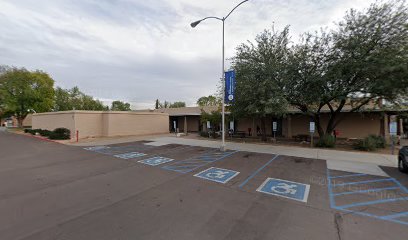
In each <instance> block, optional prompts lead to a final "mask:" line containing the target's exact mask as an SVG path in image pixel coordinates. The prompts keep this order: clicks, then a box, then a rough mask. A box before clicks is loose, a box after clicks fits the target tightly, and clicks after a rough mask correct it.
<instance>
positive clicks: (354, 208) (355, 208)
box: [327, 169, 408, 225]
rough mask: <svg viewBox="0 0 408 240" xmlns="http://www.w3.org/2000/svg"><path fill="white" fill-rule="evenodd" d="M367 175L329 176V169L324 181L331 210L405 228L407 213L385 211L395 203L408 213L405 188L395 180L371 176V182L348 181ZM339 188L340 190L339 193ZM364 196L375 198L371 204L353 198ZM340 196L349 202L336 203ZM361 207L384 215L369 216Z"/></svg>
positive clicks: (372, 214) (406, 190) (373, 214)
mask: <svg viewBox="0 0 408 240" xmlns="http://www.w3.org/2000/svg"><path fill="white" fill-rule="evenodd" d="M367 176H369V175H367V174H360V173H354V174H353V173H352V174H345V175H337V176H335V175H332V173H331V171H330V170H329V169H328V170H327V182H328V191H329V198H330V206H331V208H333V209H336V210H339V211H343V212H347V213H352V214H356V215H361V216H367V217H372V218H376V219H380V220H385V221H390V222H394V223H399V224H404V225H408V211H401V212H394V211H392V210H391V209H389V208H387V205H390V206H391V205H392V204H394V203H398V204H401V205H402V208H405V209H406V210H408V197H407V195H406V194H408V189H407V188H406V187H405V186H403V185H402V184H401V183H400V182H398V181H397V180H396V179H394V178H381V177H377V178H376V177H374V178H373V179H370V180H363V181H358V180H357V181H356V180H348V179H355V178H358V177H367ZM339 179H341V180H342V182H341V183H336V181H337V180H339ZM379 184H382V185H379ZM339 188H342V189H343V190H342V191H339V190H338V189H339ZM344 189H345V190H344ZM387 191H396V192H398V193H399V194H386V193H387ZM364 194H365V195H366V196H378V198H377V199H375V200H370V201H361V200H360V199H359V198H358V197H356V196H357V195H360V196H361V195H362V196H364ZM341 197H343V198H344V197H350V198H351V199H352V201H351V202H348V203H347V204H341V203H338V202H339V198H341ZM353 197H354V198H353ZM379 206H381V207H379ZM360 207H364V208H366V207H374V208H378V209H381V210H382V211H383V212H384V213H382V214H381V215H380V214H376V213H370V212H368V211H367V210H360Z"/></svg>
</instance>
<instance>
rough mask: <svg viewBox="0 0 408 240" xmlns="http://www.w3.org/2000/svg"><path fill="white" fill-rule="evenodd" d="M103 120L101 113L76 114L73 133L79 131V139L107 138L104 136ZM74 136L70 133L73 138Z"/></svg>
mask: <svg viewBox="0 0 408 240" xmlns="http://www.w3.org/2000/svg"><path fill="white" fill-rule="evenodd" d="M103 120H104V118H103V113H93V112H76V113H75V131H79V133H78V134H79V138H86V137H100V136H109V135H104V132H103V130H104V128H103V127H104V124H103ZM105 126H106V125H105ZM75 134H76V132H72V131H71V135H72V136H73V137H74V135H75Z"/></svg>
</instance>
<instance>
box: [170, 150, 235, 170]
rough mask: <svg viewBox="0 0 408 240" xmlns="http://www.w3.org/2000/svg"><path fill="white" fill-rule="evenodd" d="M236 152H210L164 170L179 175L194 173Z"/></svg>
mask: <svg viewBox="0 0 408 240" xmlns="http://www.w3.org/2000/svg"><path fill="white" fill-rule="evenodd" d="M236 152H237V151H225V152H221V151H219V150H210V151H208V152H206V153H204V154H201V155H199V156H195V157H192V158H189V159H186V160H183V161H179V162H175V163H173V164H169V165H166V166H163V167H162V168H163V169H166V170H170V171H175V172H179V173H188V172H192V171H194V170H196V169H197V168H199V167H203V166H205V165H208V164H210V163H213V162H216V161H220V160H222V159H224V158H226V157H228V156H230V155H232V154H234V153H236Z"/></svg>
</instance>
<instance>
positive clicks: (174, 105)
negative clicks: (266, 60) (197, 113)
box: [169, 102, 186, 108]
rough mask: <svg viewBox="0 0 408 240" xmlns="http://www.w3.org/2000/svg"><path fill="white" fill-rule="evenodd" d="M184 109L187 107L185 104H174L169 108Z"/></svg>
mask: <svg viewBox="0 0 408 240" xmlns="http://www.w3.org/2000/svg"><path fill="white" fill-rule="evenodd" d="M182 107H186V103H185V102H174V103H170V106H169V108H182Z"/></svg>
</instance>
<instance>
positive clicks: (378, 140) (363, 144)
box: [354, 135, 386, 151]
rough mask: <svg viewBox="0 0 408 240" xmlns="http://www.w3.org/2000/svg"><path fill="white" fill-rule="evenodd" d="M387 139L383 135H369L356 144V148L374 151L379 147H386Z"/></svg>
mask: <svg viewBox="0 0 408 240" xmlns="http://www.w3.org/2000/svg"><path fill="white" fill-rule="evenodd" d="M385 146H386V141H385V139H384V137H382V136H376V135H369V136H368V137H365V138H364V139H363V140H360V141H358V142H357V143H356V144H355V145H354V149H357V150H362V151H374V150H376V149H377V148H385Z"/></svg>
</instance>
